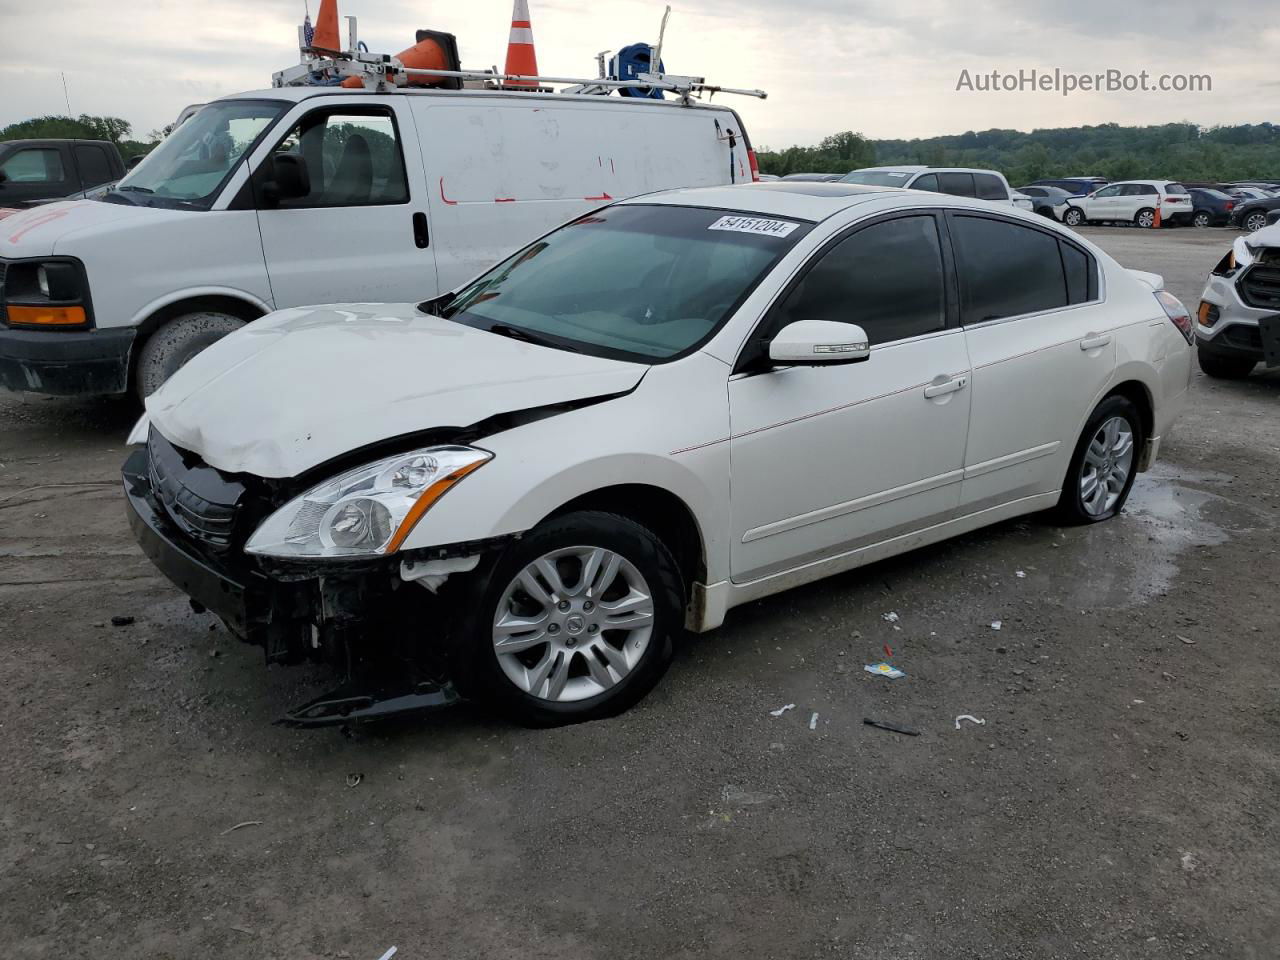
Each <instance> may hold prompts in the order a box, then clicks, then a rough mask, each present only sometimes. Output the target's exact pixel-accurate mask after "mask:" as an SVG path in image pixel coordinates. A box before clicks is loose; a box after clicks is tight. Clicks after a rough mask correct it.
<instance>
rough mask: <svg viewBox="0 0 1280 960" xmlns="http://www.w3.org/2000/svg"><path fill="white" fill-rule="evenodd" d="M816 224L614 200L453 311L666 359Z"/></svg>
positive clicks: (531, 333) (500, 269) (579, 346)
mask: <svg viewBox="0 0 1280 960" xmlns="http://www.w3.org/2000/svg"><path fill="white" fill-rule="evenodd" d="M810 228H811V225H810V224H807V223H801V222H799V221H796V220H788V219H783V218H777V217H765V216H761V215H758V214H746V213H734V212H730V211H726V210H709V209H706V208H701V207H674V206H656V205H655V206H649V205H639V204H634V205H631V204H627V205H622V206H616V207H608V208H606V209H604V210H599V211H597V212H595V213H592V214H589V215H587V216H585V217H581V218H580V219H578V220H575V221H573V222H572V223H569V224H567V225H565V226H563V227H561V228H560V229H559V230H556V231H554V232H552V233H550V234H548V235H547V236H545V237H543V238H542V239H541V240H539V241H537V242H536V243H533V244H531V245H530V246H528V247H525V249H523V250H522V251H520V252H519V253H517V254H516V255H515V256H513V257H511V258H510V259H509V260H507V261H506V262H504V263H501V264H499V265H498V266H497V267H494V268H493V269H492V270H490V271H489V272H488V273H486V274H484V275H483V276H481V277H480V278H479V279H478V280H476V281H475V282H474V283H472V284H471V285H470V286H468V287H466V288H465V289H464V290H462V292H461V293H460V294H459V295H458V296H457V297H456V298H455V299H454V300H452V301H451V302H450V303H449V304H448V309H447V310H446V311H445V315H446V316H448V317H450V318H452V319H454V320H456V321H458V322H459V323H465V324H467V325H469V326H474V327H480V328H481V329H484V330H490V331H492V332H494V333H499V334H502V335H504V336H510V337H514V338H516V339H524V340H530V341H532V342H535V343H542V344H545V345H547V346H552V347H560V348H562V349H568V350H579V351H581V352H583V353H592V354H596V355H598V356H613V357H618V358H620V359H627V360H641V361H644V362H657V361H662V360H668V359H672V358H674V357H676V356H679V355H682V354H684V353H686V352H688V351H690V350H692V349H694V348H695V347H697V346H699V345H700V344H702V343H703V342H704V341H706V340H707V339H708V338H709V337H710V336H711V335H712V334H713V333H715V331H716V330H717V329H719V327H720V325H721V324H722V323H723V322H724V321H725V320H726V319H727V318H728V317H729V315H730V314H731V313H732V312H733V310H734V309H736V308H737V306H738V305H739V304H740V303H741V302H742V301H743V300H744V299H746V297H747V295H748V294H749V293H750V292H751V291H752V290H753V289H754V288H755V285H756V284H757V283H758V282H759V281H760V279H761V278H762V277H763V276H764V275H765V273H766V272H767V271H768V270H769V268H770V267H772V266H773V265H774V264H775V263H776V262H777V261H778V259H779V258H780V257H781V256H782V255H783V254H784V253H785V252H786V251H787V250H789V249H790V248H791V247H792V245H793V244H794V243H795V242H796V241H797V240H799V239H800V237H802V236H803V235H804V234H806V233H807V232H808V231H809V229H810ZM430 307H431V302H430V301H429V302H428V303H426V304H422V305H421V307H420V309H423V310H427V309H429V308H430Z"/></svg>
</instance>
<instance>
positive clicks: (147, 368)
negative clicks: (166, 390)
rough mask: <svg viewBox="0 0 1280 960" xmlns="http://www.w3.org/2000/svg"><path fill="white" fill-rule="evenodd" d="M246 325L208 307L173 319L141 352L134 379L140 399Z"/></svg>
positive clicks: (145, 397)
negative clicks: (189, 362)
mask: <svg viewBox="0 0 1280 960" xmlns="http://www.w3.org/2000/svg"><path fill="white" fill-rule="evenodd" d="M244 324H245V321H243V320H241V319H240V318H239V317H233V316H231V315H230V314H226V313H215V312H213V311H206V310H202V311H200V312H199V313H188V314H185V315H183V316H181V317H175V318H174V319H172V320H170V321H169V322H168V323H166V324H165V325H164V326H162V327H161V328H160V329H159V330H157V331H156V332H155V333H153V334H152V335H151V337H150V338H149V339H148V340H147V342H146V343H145V344H144V345H143V347H142V350H141V352H140V353H139V354H138V369H137V374H136V376H135V378H134V390H135V392H136V393H137V395H138V399H139V400H146V399H147V397H149V396H151V394H153V393H155V392H156V391H157V390H159V389H160V387H161V385H162V384H163V383H164V382H165V381H166V380H168V379H169V378H170V377H171V376H173V375H174V374H175V373H177V372H178V371H179V370H181V369H182V367H184V366H185V365H186V364H187V362H188V361H189V360H190V359H191V358H192V357H194V356H195V355H196V354H197V353H199V352H200V351H201V350H204V349H206V348H207V347H210V346H212V345H213V344H214V343H216V342H217V341H219V340H221V339H222V338H223V337H225V336H226V335H227V334H228V333H232V332H234V331H236V330H239V329H240V328H241V327H243V326H244Z"/></svg>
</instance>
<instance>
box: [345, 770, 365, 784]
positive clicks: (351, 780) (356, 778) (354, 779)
mask: <svg viewBox="0 0 1280 960" xmlns="http://www.w3.org/2000/svg"><path fill="white" fill-rule="evenodd" d="M363 779H364V774H363V773H348V774H347V786H348V787H358V786H360V781H361V780H363Z"/></svg>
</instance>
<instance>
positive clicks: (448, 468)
mask: <svg viewBox="0 0 1280 960" xmlns="http://www.w3.org/2000/svg"><path fill="white" fill-rule="evenodd" d="M492 459H493V454H492V453H490V452H489V451H487V450H479V449H476V448H475V447H461V446H440V447H427V448H426V449H423V450H415V451H414V452H412V453H403V454H400V455H398V456H394V457H388V458H387V459H386V460H379V461H378V462H377V463H371V464H368V465H367V466H363V467H360V468H359V469H356V470H352V471H350V472H348V473H344V474H342V475H341V476H338V477H335V478H334V479H332V480H328V481H326V482H324V483H322V484H320V485H319V486H316V487H313V488H312V489H310V490H308V491H307V492H306V493H304V494H303V495H302V496H300V497H296V498H295V499H293V500H291V501H289V503H287V504H285V505H284V506H283V507H281V508H280V509H279V510H277V511H276V512H275V513H273V514H272V515H271V516H269V517H268V518H267V519H266V520H265V521H264V522H263V523H262V525H261V526H260V527H258V529H257V530H256V531H255V532H254V534H253V536H252V537H250V538H249V542H248V543H247V544H246V545H245V551H246V552H248V553H253V554H258V555H261V556H268V557H295V558H299V559H306V558H312V559H324V558H329V557H372V556H379V555H382V554H389V553H395V552H396V551H397V550H399V549H400V546H401V544H403V543H404V541H405V538H406V537H408V536H409V534H410V532H412V530H413V528H414V527H415V526H417V524H418V521H419V520H421V519H422V516H423V514H425V513H426V512H427V511H428V510H429V509H431V507H432V505H433V504H435V502H436V501H437V500H439V499H440V498H441V497H442V496H444V494H445V493H447V492H448V491H449V489H450V488H452V487H453V485H454V484H456V483H457V482H458V481H459V480H461V479H462V478H463V477H465V476H466V475H467V474H469V473H471V472H472V471H474V470H477V469H479V468H480V467H482V466H484V465H485V464H486V463H488V462H489V461H490V460H492Z"/></svg>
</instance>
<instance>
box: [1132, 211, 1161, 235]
mask: <svg viewBox="0 0 1280 960" xmlns="http://www.w3.org/2000/svg"><path fill="white" fill-rule="evenodd" d="M1133 224H1134V226H1137V227H1141V228H1142V229H1143V230H1149V229H1150V228H1152V227H1154V226H1155V225H1156V212H1155V211H1154V210H1152V209H1151V208H1150V207H1143V208H1142V209H1141V210H1139V211H1138V212H1137V213H1136V214H1134V217H1133Z"/></svg>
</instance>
